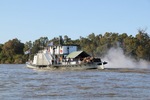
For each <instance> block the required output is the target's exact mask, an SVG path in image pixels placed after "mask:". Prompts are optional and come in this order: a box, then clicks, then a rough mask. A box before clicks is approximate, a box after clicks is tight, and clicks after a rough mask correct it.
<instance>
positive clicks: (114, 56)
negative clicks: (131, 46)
mask: <svg viewBox="0 0 150 100" xmlns="http://www.w3.org/2000/svg"><path fill="white" fill-rule="evenodd" d="M103 59H104V60H105V61H107V62H108V64H107V65H106V66H105V67H106V68H142V69H147V68H150V63H149V62H147V61H145V60H140V61H139V62H137V61H136V60H134V59H132V58H131V57H128V56H125V55H124V53H123V50H122V49H121V48H111V49H110V50H109V51H108V53H107V55H106V56H105V57H104V58H103Z"/></svg>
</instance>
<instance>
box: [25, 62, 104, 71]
mask: <svg viewBox="0 0 150 100" xmlns="http://www.w3.org/2000/svg"><path fill="white" fill-rule="evenodd" d="M26 66H27V67H28V68H32V69H64V70H65V69H71V70H82V69H85V70H86V69H104V66H103V65H97V64H95V63H93V64H74V65H59V64H58V65H47V66H37V65H33V64H30V63H26Z"/></svg>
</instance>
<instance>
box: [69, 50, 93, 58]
mask: <svg viewBox="0 0 150 100" xmlns="http://www.w3.org/2000/svg"><path fill="white" fill-rule="evenodd" d="M88 56H90V55H89V54H87V53H86V52H85V51H74V52H72V53H70V54H69V55H68V56H67V57H66V58H79V57H80V58H84V57H88Z"/></svg>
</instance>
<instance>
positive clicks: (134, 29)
mask: <svg viewBox="0 0 150 100" xmlns="http://www.w3.org/2000/svg"><path fill="white" fill-rule="evenodd" d="M138 29H144V30H146V32H147V33H148V34H150V0H0V43H2V44H4V43H5V42H7V41H8V40H12V39H14V38H17V39H18V40H20V41H21V42H23V43H25V42H27V41H30V40H31V41H32V42H34V41H35V40H36V39H39V38H40V37H48V39H52V38H54V37H58V36H60V35H61V36H64V35H67V36H68V37H70V38H71V39H72V40H73V39H79V38H80V36H82V37H87V36H88V35H89V34H91V33H95V34H96V35H98V34H105V32H115V33H119V34H122V33H127V34H128V35H133V36H134V35H136V34H137V33H138Z"/></svg>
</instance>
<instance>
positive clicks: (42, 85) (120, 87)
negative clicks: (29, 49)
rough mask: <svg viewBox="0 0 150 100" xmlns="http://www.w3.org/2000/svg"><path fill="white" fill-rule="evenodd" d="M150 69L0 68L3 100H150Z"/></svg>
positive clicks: (11, 66) (0, 97) (14, 66)
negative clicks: (49, 69) (72, 69)
mask: <svg viewBox="0 0 150 100" xmlns="http://www.w3.org/2000/svg"><path fill="white" fill-rule="evenodd" d="M149 94H150V70H146V69H145V70H144V69H105V70H82V71H69V70H66V71H65V70H51V71H46V70H32V69H28V68H26V67H25V65H0V100H28V99H36V100H41V99H42V100H53V99H56V100H68V99H69V100H77V99H79V100H92V99H93V100H99V99H101V100H112V99H113V100H131V99H132V100H148V99H149V98H150V95H149Z"/></svg>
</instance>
